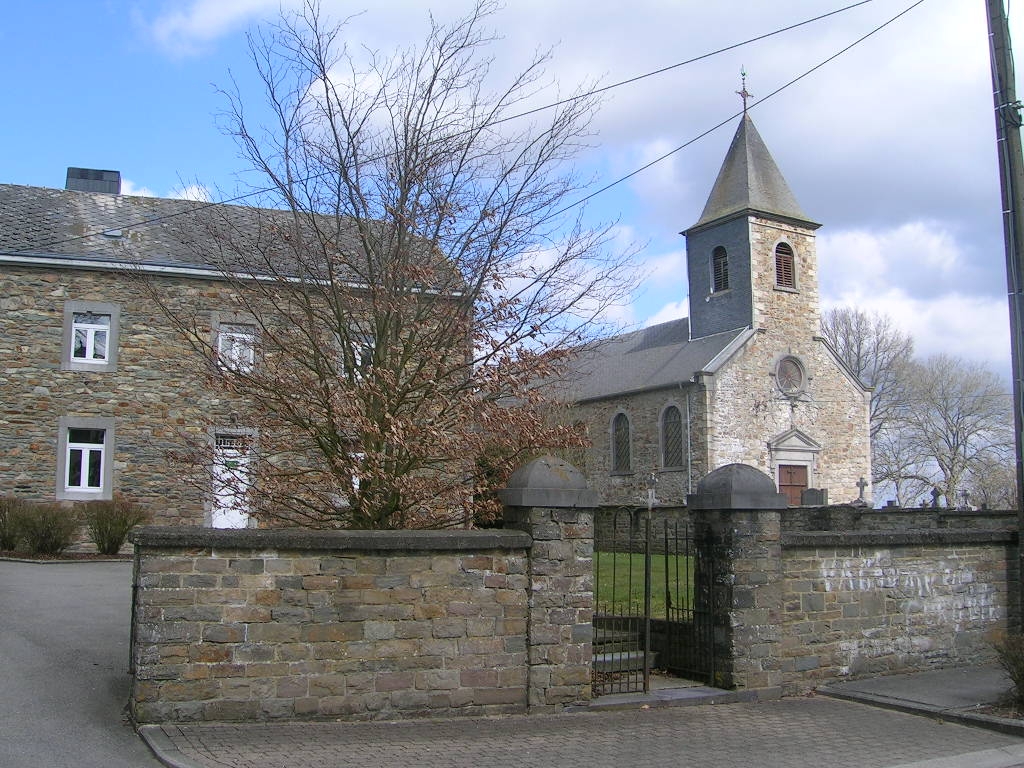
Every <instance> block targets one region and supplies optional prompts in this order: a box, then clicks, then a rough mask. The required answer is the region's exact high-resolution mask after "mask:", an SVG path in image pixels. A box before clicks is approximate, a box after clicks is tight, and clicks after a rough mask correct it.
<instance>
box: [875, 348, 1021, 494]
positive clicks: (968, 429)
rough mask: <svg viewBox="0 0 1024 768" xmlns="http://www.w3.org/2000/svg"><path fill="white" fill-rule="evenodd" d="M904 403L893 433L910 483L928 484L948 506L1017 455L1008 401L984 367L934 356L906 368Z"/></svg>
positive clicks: (1003, 388) (1001, 383) (999, 381)
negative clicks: (991, 468) (976, 478)
mask: <svg viewBox="0 0 1024 768" xmlns="http://www.w3.org/2000/svg"><path fill="white" fill-rule="evenodd" d="M905 376H906V381H905V384H906V399H905V401H904V402H903V404H902V406H901V409H900V414H899V417H898V419H897V421H896V422H895V423H894V424H893V425H892V428H893V429H897V430H899V432H900V444H901V445H902V450H903V456H904V460H905V462H906V463H907V464H908V465H909V466H913V467H914V468H915V469H914V470H912V471H908V472H907V473H906V477H908V478H916V479H919V480H921V481H930V482H931V483H932V484H933V485H934V487H935V488H936V489H938V491H939V493H940V495H941V497H942V498H943V499H944V500H945V503H946V505H947V506H950V507H955V506H958V505H959V504H960V503H961V499H960V495H959V494H960V491H961V490H964V489H965V488H966V487H967V481H968V479H969V478H970V476H971V474H972V473H973V474H975V475H977V474H979V473H982V472H984V471H985V468H986V467H989V466H991V465H992V464H993V463H996V464H997V463H999V462H1000V461H1002V460H1004V459H1005V457H1006V456H1007V455H1008V452H1010V453H1012V450H1013V430H1012V418H1011V415H1010V397H1009V396H1008V395H1007V393H1006V386H1005V384H1004V383H1003V382H1002V381H1001V380H1000V379H999V377H998V376H997V375H996V374H995V373H993V372H992V371H990V370H988V369H987V368H985V367H983V366H979V365H977V364H975V363H969V362H967V361H965V360H961V359H959V358H955V357H950V356H948V355H934V356H932V357H930V358H928V359H927V360H925V361H924V362H921V363H913V364H911V365H909V366H907V368H906V370H905Z"/></svg>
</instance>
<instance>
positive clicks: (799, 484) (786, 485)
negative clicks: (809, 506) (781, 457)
mask: <svg viewBox="0 0 1024 768" xmlns="http://www.w3.org/2000/svg"><path fill="white" fill-rule="evenodd" d="M806 489H807V467H806V466H804V465H803V464H779V493H784V494H785V495H786V500H787V501H788V502H789V506H791V507H799V506H800V493H801V491H804V490H806Z"/></svg>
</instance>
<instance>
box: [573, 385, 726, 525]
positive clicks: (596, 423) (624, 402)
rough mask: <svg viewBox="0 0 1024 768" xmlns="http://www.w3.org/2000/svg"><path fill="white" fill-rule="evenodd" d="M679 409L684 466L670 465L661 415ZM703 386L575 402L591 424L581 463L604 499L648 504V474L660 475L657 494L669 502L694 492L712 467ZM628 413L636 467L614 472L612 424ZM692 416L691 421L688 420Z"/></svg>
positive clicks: (595, 489) (603, 500) (591, 482)
mask: <svg viewBox="0 0 1024 768" xmlns="http://www.w3.org/2000/svg"><path fill="white" fill-rule="evenodd" d="M670 405H674V406H676V407H677V408H679V412H680V414H681V415H682V419H683V466H682V467H670V468H666V467H663V466H662V456H661V415H662V413H663V411H664V410H665V408H667V407H668V406H670ZM704 411H705V400H704V393H703V391H702V390H701V389H700V388H698V387H694V386H689V387H686V388H684V389H671V390H664V391H656V392H644V393H640V394H636V395H631V396H624V397H618V398H611V399H608V400H601V401H596V402H589V403H583V404H578V405H576V406H574V413H575V414H576V416H577V417H578V418H580V419H581V420H583V421H584V422H585V423H586V425H587V437H588V439H589V441H590V445H589V447H588V448H587V449H586V450H585V451H584V452H583V456H581V457H580V459H579V462H578V466H579V469H580V470H581V471H582V472H583V473H584V475H585V476H586V478H587V484H588V485H589V487H590V488H591V489H593V490H594V491H596V492H597V494H598V496H599V497H600V499H601V501H602V502H603V503H605V504H623V505H627V506H635V505H637V504H646V503H647V479H648V477H649V476H650V473H651V472H655V473H656V474H657V477H658V488H657V495H658V498H659V499H660V500H661V501H663V502H665V503H667V504H682V503H683V502H684V501H685V499H686V494H688V493H692V492H693V485H694V483H696V481H697V480H698V479H699V478H701V477H703V476H704V475H705V474H707V473H708V472H709V471H710V468H709V467H708V466H707V463H706V461H705V457H706V456H707V437H706V436H707V432H706V429H705V423H706V419H705V416H704ZM620 412H621V413H625V414H626V415H627V416H628V417H629V424H630V428H631V446H632V456H631V459H632V468H631V471H629V472H614V473H613V472H612V471H611V424H612V419H613V418H614V417H615V415H616V414H617V413H620ZM687 415H689V422H687Z"/></svg>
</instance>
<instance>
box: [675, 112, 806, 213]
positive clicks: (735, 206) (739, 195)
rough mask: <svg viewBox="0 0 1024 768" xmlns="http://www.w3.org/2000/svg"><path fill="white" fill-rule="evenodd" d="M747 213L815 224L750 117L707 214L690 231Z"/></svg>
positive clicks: (728, 158)
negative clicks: (799, 201) (797, 199)
mask: <svg viewBox="0 0 1024 768" xmlns="http://www.w3.org/2000/svg"><path fill="white" fill-rule="evenodd" d="M744 211H756V212H760V213H767V214H770V215H775V216H782V217H784V218H788V219H796V220H798V221H802V222H806V223H813V222H811V220H810V219H809V218H807V214H805V213H804V212H803V209H802V208H801V207H800V204H799V203H798V202H797V201H796V197H795V196H794V195H793V192H792V191H791V190H790V188H789V185H788V184H787V183H786V179H785V178H784V177H783V176H782V172H781V171H780V170H779V166H778V165H776V164H775V160H774V159H773V158H772V155H771V153H770V152H769V151H768V147H767V146H765V143H764V140H763V139H762V138H761V135H760V134H759V133H758V132H757V128H755V127H754V122H753V121H752V120H751V119H750V116H749V115H747V114H746V113H744V115H743V119H742V120H741V121H740V124H739V126H738V127H737V129H736V133H735V135H734V136H733V138H732V144H730V145H729V151H728V152H727V153H726V155H725V160H723V161H722V167H721V169H720V170H719V171H718V178H716V179H715V184H714V186H713V187H712V188H711V194H710V195H709V196H708V201H707V204H705V206H704V211H703V213H701V215H700V218H699V219H698V220H697V223H696V224H694V225H693V226H692V227H690V229H697V228H698V227H702V226H704V225H705V224H709V223H711V222H713V221H718V220H720V219H724V218H728V217H729V216H733V215H736V214H738V213H742V212H744ZM815 226H817V225H815Z"/></svg>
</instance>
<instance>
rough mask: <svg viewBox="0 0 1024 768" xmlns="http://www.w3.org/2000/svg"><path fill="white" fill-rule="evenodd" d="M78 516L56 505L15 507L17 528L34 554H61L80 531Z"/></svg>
mask: <svg viewBox="0 0 1024 768" xmlns="http://www.w3.org/2000/svg"><path fill="white" fill-rule="evenodd" d="M78 523H79V520H78V516H77V515H76V514H75V513H74V512H72V511H71V510H69V509H65V508H63V507H61V506H59V505H57V504H24V505H22V506H21V507H20V508H19V509H17V510H16V514H15V527H16V529H17V532H18V534H19V535H20V538H21V540H22V541H24V542H25V545H26V547H27V548H28V551H29V552H30V553H31V554H33V555H59V554H60V553H61V552H63V551H64V550H65V549H67V548H68V547H69V546H70V545H71V542H72V541H73V540H74V538H75V531H77V530H78Z"/></svg>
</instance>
